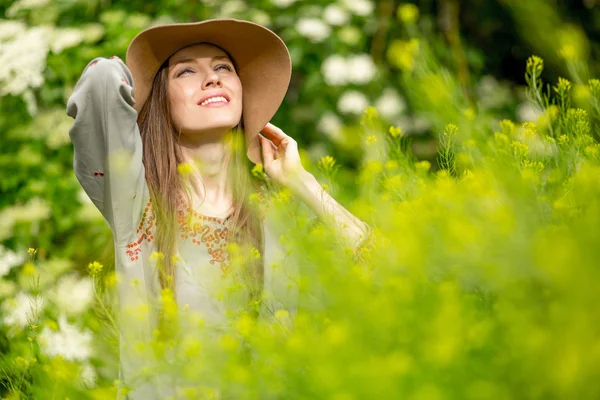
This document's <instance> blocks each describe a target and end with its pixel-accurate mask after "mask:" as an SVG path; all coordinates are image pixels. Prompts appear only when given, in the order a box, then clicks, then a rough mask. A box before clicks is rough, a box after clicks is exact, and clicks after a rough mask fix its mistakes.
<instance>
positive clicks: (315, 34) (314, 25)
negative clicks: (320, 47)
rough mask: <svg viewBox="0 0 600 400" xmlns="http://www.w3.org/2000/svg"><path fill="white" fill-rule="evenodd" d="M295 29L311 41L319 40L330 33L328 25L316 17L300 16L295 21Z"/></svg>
mask: <svg viewBox="0 0 600 400" xmlns="http://www.w3.org/2000/svg"><path fill="white" fill-rule="evenodd" d="M296 29H297V30H298V32H299V33H300V34H301V35H302V36H305V37H306V38H308V39H309V40H311V41H313V42H321V41H323V40H324V39H325V38H327V37H328V36H329V34H330V33H331V28H330V27H329V25H327V24H325V23H323V21H321V20H320V19H316V18H300V20H299V21H298V22H297V23H296Z"/></svg>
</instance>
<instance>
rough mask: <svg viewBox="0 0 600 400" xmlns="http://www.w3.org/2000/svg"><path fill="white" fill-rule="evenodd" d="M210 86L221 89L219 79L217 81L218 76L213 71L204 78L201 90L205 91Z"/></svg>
mask: <svg viewBox="0 0 600 400" xmlns="http://www.w3.org/2000/svg"><path fill="white" fill-rule="evenodd" d="M211 86H216V87H221V86H222V83H221V79H219V75H218V74H217V73H216V72H215V71H211V72H209V73H208V75H206V77H205V78H204V83H203V84H202V89H207V88H209V87H211Z"/></svg>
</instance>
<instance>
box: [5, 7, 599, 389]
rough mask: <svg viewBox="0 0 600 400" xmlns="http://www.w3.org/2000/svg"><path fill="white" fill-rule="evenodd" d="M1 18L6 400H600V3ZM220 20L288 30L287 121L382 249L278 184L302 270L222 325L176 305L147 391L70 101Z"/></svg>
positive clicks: (278, 200) (82, 10)
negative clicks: (134, 45) (73, 133)
mask: <svg viewBox="0 0 600 400" xmlns="http://www.w3.org/2000/svg"><path fill="white" fill-rule="evenodd" d="M0 16H1V17H0V94H1V96H2V97H1V98H0V171H1V173H0V194H1V195H0V398H2V399H10V400H16V399H111V398H117V396H118V397H119V398H127V393H129V392H132V391H135V390H137V389H138V388H142V387H145V386H146V387H148V385H150V386H151V387H152V392H153V394H154V395H157V396H159V398H165V399H168V398H170V399H223V400H226V399H260V400H268V399H286V400H287V399H315V400H316V399H328V400H359V399H369V400H371V399H377V400H379V399H382V400H383V399H385V400H388V399H408V400H450V399H466V400H501V399H506V400H508V399H544V400H548V399H590V400H591V399H598V398H600V383H599V382H600V324H599V323H598V321H597V318H598V311H594V310H597V308H596V307H597V304H598V301H599V300H600V296H599V294H598V293H599V290H598V282H600V269H599V266H600V142H599V139H600V79H598V78H600V76H599V69H600V57H599V56H600V45H599V44H600V36H599V34H598V32H600V3H599V2H598V1H596V0H579V1H576V0H573V1H567V0H561V1H559V0H527V1H525V0H519V1H515V0H503V1H501V2H492V1H474V0H473V1H459V0H413V1H411V2H409V1H398V0H380V1H377V0H305V1H303V0H248V1H241V0H223V1H216V0H203V1H198V2H196V1H188V0H155V1H142V0H127V1H126V0H60V1H59V0H17V1H10V0H9V1H6V0H3V1H1V2H0ZM216 17H233V18H239V19H246V20H251V21H254V22H257V23H260V24H263V25H265V26H267V27H269V28H271V29H272V30H274V31H275V32H277V33H278V34H279V35H280V36H281V37H282V38H283V39H284V41H285V42H286V44H287V45H288V47H289V50H290V54H291V57H292V62H293V77H292V82H291V85H290V89H289V91H288V94H287V97H286V99H285V101H284V103H283V105H282V106H281V108H280V110H279V111H278V113H277V115H276V116H275V118H274V119H273V121H272V122H273V123H274V124H275V125H277V126H279V127H281V128H282V129H283V130H284V131H285V132H286V133H287V134H289V135H290V136H292V137H294V138H295V139H296V140H297V141H298V143H299V147H300V152H301V157H302V160H303V165H304V167H305V168H306V169H307V170H309V171H310V172H311V173H313V174H314V175H315V176H316V177H317V178H318V180H319V182H320V183H321V184H322V185H323V187H324V188H325V190H327V191H328V192H329V193H331V195H332V196H333V197H334V198H336V199H337V200H338V201H339V202H340V203H341V204H343V205H344V206H345V207H346V208H348V210H350V211H351V212H352V213H353V214H354V215H356V216H357V217H358V218H360V219H361V220H363V221H365V222H366V223H368V224H369V226H370V227H371V228H372V231H371V235H370V236H369V237H368V239H367V240H366V241H364V242H363V243H362V244H361V246H360V247H359V248H348V247H347V246H346V245H344V244H342V243H341V242H340V241H338V240H336V239H335V235H336V233H335V232H334V231H333V230H331V229H330V228H329V227H328V225H326V224H323V223H320V222H318V221H315V218H314V215H312V213H311V212H310V211H309V209H308V208H307V207H306V206H305V205H304V204H302V203H301V202H300V201H298V200H297V199H295V198H294V197H293V196H291V195H290V192H289V191H288V190H287V189H285V188H281V187H277V186H275V185H271V184H269V181H268V179H265V176H264V174H263V173H262V170H261V169H260V167H256V168H255V169H254V170H253V175H254V176H255V178H256V180H257V182H258V183H261V182H262V186H261V190H260V192H259V193H257V195H256V196H254V197H253V199H255V200H257V203H259V204H257V206H258V207H260V208H262V209H263V210H264V211H265V212H266V213H267V214H268V215H269V218H270V219H271V220H272V221H273V223H274V224H275V225H276V227H277V235H278V237H279V239H278V242H279V245H280V246H281V248H282V249H284V251H285V253H286V257H285V259H284V261H283V262H281V263H278V264H277V265H270V266H269V267H270V268H272V270H273V271H275V273H276V275H275V276H277V277H280V278H281V281H280V282H281V287H279V288H277V290H276V291H275V293H276V296H277V298H276V299H274V300H275V301H272V302H270V303H269V304H276V306H274V307H271V308H269V309H268V310H267V312H265V313H262V315H261V316H260V317H259V318H255V317H253V316H252V315H251V314H249V313H248V312H246V311H245V310H243V309H232V310H230V311H231V312H230V313H229V316H230V318H229V322H230V323H229V324H228V325H227V327H226V328H225V329H223V330H222V331H218V332H215V331H214V330H212V329H211V328H210V327H207V326H205V324H203V321H202V320H200V319H198V318H196V316H195V315H193V314H191V313H188V312H186V309H185V307H183V308H182V307H180V306H179V305H177V304H176V303H174V299H173V293H172V292H169V291H168V290H165V291H164V292H163V293H162V295H161V299H160V304H161V306H162V311H163V322H165V321H166V324H164V325H163V328H162V329H160V330H157V331H156V332H154V335H153V337H152V339H151V340H147V341H139V342H137V343H136V344H135V346H134V347H133V348H132V349H131V350H132V351H133V352H134V354H136V355H137V356H138V359H139V361H140V362H139V369H138V371H139V373H138V374H137V375H136V377H135V380H134V381H133V382H127V384H124V382H121V381H120V380H119V329H120V326H119V325H120V324H121V323H123V322H120V320H119V319H118V318H117V316H116V310H117V309H118V298H117V295H116V288H117V287H118V285H119V283H120V280H119V276H118V275H117V274H116V273H115V267H114V261H113V257H114V254H113V241H112V236H111V232H110V229H109V227H108V225H107V224H106V222H105V220H104V219H103V218H102V216H101V214H100V213H99V212H98V211H97V210H96V208H95V207H94V205H93V204H92V203H91V201H90V200H89V199H88V198H87V196H86V194H85V193H84V192H83V189H81V186H80V185H79V183H78V181H77V179H76V178H75V174H74V172H73V148H72V144H71V142H70V139H69V133H68V132H69V129H70V127H71V125H72V123H73V120H72V119H70V118H69V117H68V116H67V115H66V100H67V99H68V97H69V96H70V94H71V92H72V91H73V88H74V86H75V84H76V83H77V81H78V79H79V77H80V76H81V73H82V71H83V69H84V68H85V66H86V65H87V63H88V62H89V61H90V60H92V59H94V58H95V57H110V56H113V55H117V56H119V57H121V58H122V59H125V51H126V49H127V46H128V44H129V42H130V41H131V39H132V38H133V37H134V36H135V35H136V34H137V33H138V32H140V31H141V30H143V29H145V28H146V27H149V26H151V25H154V24H162V23H170V22H191V21H198V20H203V19H208V18H216ZM258 200H260V201H258ZM229 250H230V251H231V256H232V263H233V264H235V262H236V260H237V259H238V258H236V252H239V251H241V250H240V249H238V248H234V247H232V248H230V249H229ZM257 257H260V254H257ZM159 258H160V257H159V255H158V254H157V259H159ZM238 289H239V287H238V286H236V285H235V284H231V285H229V286H226V287H225V291H224V293H223V296H224V297H226V298H229V297H231V298H234V297H235V296H236V290H238ZM132 290H133V289H132ZM134 311H135V312H134V314H133V315H131V316H130V318H129V320H130V322H131V323H132V324H135V321H136V315H137V316H141V315H143V314H144V313H146V312H147V310H145V309H143V308H140V309H138V310H134Z"/></svg>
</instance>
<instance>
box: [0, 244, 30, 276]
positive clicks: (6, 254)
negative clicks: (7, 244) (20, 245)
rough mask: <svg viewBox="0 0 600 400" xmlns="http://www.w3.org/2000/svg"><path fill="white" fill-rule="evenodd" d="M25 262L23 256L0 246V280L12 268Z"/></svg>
mask: <svg viewBox="0 0 600 400" xmlns="http://www.w3.org/2000/svg"><path fill="white" fill-rule="evenodd" d="M24 262H25V255H24V254H17V253H15V252H14V251H12V250H10V249H5V248H4V247H3V246H2V245H0V278H2V277H3V276H4V275H6V274H8V273H9V272H10V270H11V269H12V268H13V267H16V266H17V265H21V264H23V263H24Z"/></svg>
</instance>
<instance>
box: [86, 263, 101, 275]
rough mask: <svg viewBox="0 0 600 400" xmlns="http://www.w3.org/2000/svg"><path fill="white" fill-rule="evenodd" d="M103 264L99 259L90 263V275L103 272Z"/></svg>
mask: <svg viewBox="0 0 600 400" xmlns="http://www.w3.org/2000/svg"><path fill="white" fill-rule="evenodd" d="M102 268H103V265H102V264H100V263H99V262H98V261H94V262H91V263H89V264H88V272H89V274H90V275H92V276H95V275H98V274H99V273H100V272H102Z"/></svg>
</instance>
